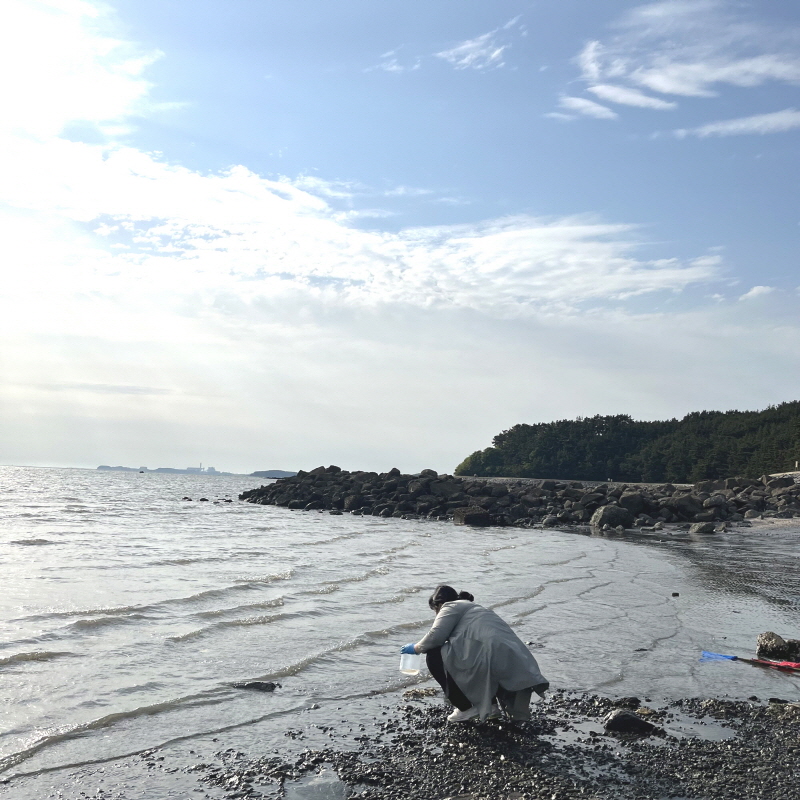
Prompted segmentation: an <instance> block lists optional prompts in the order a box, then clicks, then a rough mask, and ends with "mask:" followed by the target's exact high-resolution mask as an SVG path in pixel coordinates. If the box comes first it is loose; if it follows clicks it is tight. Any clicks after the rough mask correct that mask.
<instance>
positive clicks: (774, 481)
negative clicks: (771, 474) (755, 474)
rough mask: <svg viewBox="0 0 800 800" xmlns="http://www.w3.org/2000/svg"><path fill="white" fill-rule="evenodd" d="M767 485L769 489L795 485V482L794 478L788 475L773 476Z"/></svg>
mask: <svg viewBox="0 0 800 800" xmlns="http://www.w3.org/2000/svg"><path fill="white" fill-rule="evenodd" d="M765 485H766V487H767V489H784V488H785V487H787V486H794V485H795V483H794V478H790V477H789V476H788V475H787V476H786V477H785V478H771V479H770V480H768V481H766V484H765Z"/></svg>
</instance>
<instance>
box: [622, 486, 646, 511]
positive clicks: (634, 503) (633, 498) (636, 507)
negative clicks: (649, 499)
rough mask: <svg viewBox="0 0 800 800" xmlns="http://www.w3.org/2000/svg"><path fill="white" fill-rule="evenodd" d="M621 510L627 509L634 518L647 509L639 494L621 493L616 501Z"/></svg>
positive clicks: (642, 497)
mask: <svg viewBox="0 0 800 800" xmlns="http://www.w3.org/2000/svg"><path fill="white" fill-rule="evenodd" d="M617 502H618V503H619V505H620V506H622V508H627V509H628V511H630V512H631V514H633V515H634V516H635V515H636V514H641V513H642V511H644V510H645V509H646V508H647V503H646V502H645V499H644V496H643V495H642V493H641V492H623V493H622V494H621V495H620V498H619V500H618V501H617Z"/></svg>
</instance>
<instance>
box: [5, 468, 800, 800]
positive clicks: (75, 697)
mask: <svg viewBox="0 0 800 800" xmlns="http://www.w3.org/2000/svg"><path fill="white" fill-rule="evenodd" d="M264 482H265V481H264V479H262V478H253V477H244V476H211V475H180V474H178V475H171V474H157V473H136V472H133V473H131V472H109V471H96V470H80V469H48V468H32V467H0V575H1V576H2V577H1V578H0V587H1V588H0V686H2V696H3V702H2V704H0V716H1V724H0V797H9V798H14V800H26V799H27V798H40V797H67V796H73V795H74V796H76V797H77V796H79V795H80V794H81V793H83V795H84V796H87V795H91V796H95V788H96V787H95V784H97V786H98V787H100V788H97V791H98V792H101V790H103V786H104V785H105V786H106V787H107V789H106V790H103V791H110V789H108V786H110V785H112V784H113V785H114V786H117V787H119V786H122V785H126V786H127V787H128V794H125V792H124V791H123V790H122V789H119V791H118V793H117V795H114V796H119V797H123V796H125V797H142V798H144V797H153V798H155V797H167V796H181V797H183V796H191V795H190V794H188V792H189V791H190V790H189V789H188V788H187V784H186V783H185V781H186V780H188V778H187V777H186V776H185V775H183V772H182V771H181V770H180V769H179V766H180V765H181V764H183V763H188V761H187V759H188V760H191V759H192V758H205V759H206V760H208V759H210V758H212V754H213V753H214V752H216V751H219V750H221V749H224V748H228V747H234V748H239V749H240V750H242V751H244V752H248V753H250V752H257V753H260V754H263V753H266V752H270V750H271V749H272V748H276V749H280V748H281V747H286V746H289V745H290V744H291V739H292V736H295V735H299V734H293V733H292V732H293V731H303V730H308V729H309V727H315V729H316V730H319V731H325V730H327V729H328V728H329V727H330V726H334V725H335V726H338V728H339V729H342V730H344V729H345V728H347V729H349V730H350V731H352V730H355V731H358V730H359V726H361V724H362V722H363V718H364V717H365V716H366V715H369V714H377V713H380V714H383V715H386V714H390V713H391V710H390V709H391V707H392V704H393V703H394V704H396V703H397V702H399V701H401V699H402V693H403V691H404V690H407V689H408V688H409V687H414V686H421V687H428V686H432V685H433V683H432V681H431V679H430V677H429V676H428V675H427V673H425V672H423V673H421V674H420V675H419V676H415V677H409V676H406V675H403V674H401V673H400V672H399V670H398V662H399V650H400V648H401V647H402V646H403V645H404V644H405V643H407V642H412V641H416V640H418V639H419V638H421V637H422V635H423V634H424V633H425V631H426V630H427V628H428V627H429V625H430V624H431V622H432V613H431V612H430V610H429V609H428V605H427V599H428V596H429V594H430V592H431V591H432V589H433V588H434V586H436V584H438V583H442V582H444V583H449V584H450V585H452V586H454V587H455V588H456V589H457V590H461V589H466V590H468V591H470V592H472V593H473V594H474V596H475V600H476V602H478V603H481V604H482V605H485V606H487V607H489V608H492V609H494V610H495V611H496V612H497V613H498V614H500V615H501V616H502V617H503V618H504V619H505V620H506V621H507V622H508V623H509V624H510V625H511V626H512V627H513V628H514V630H515V631H516V632H517V634H518V635H519V636H520V638H521V639H522V640H523V641H525V642H526V643H527V644H528V646H529V647H530V648H531V651H532V652H533V653H534V655H535V656H536V658H537V660H538V661H539V665H540V667H541V669H542V672H543V673H544V674H545V676H546V677H547V678H548V680H549V681H550V683H551V686H552V687H553V688H554V689H556V688H560V689H565V690H568V691H570V692H591V693H599V694H608V695H613V696H627V695H636V696H637V697H640V698H642V699H643V700H644V699H646V700H647V701H649V702H652V703H660V702H669V701H670V700H673V699H676V698H682V697H730V698H740V699H744V698H748V697H758V698H760V699H761V700H766V699H767V698H770V697H777V698H781V699H787V700H794V701H796V700H798V699H800V679H798V677H795V676H792V675H790V674H786V673H781V672H776V671H773V670H768V669H760V668H757V667H753V666H750V665H748V664H745V663H741V662H731V661H727V660H724V661H720V660H712V661H703V660H701V654H702V652H703V651H712V652H716V653H720V654H729V655H740V656H751V657H752V656H753V655H754V653H755V646H756V638H757V636H758V634H759V633H761V632H763V631H767V630H771V631H775V632H776V633H779V634H780V635H782V636H784V637H798V638H800V629H799V628H798V611H800V546H798V545H799V544H800V525H798V524H796V522H792V521H786V520H781V521H776V522H774V523H771V522H768V521H764V522H760V523H757V524H755V525H753V526H752V527H737V528H734V529H733V530H731V531H729V532H727V533H724V534H711V535H709V534H705V535H692V536H690V535H688V533H687V532H685V531H667V532H660V533H646V534H645V533H635V532H628V533H626V534H617V533H612V534H606V535H589V534H587V533H586V532H583V533H581V532H575V531H564V530H537V529H530V530H529V529H516V528H489V529H470V528H465V527H456V526H454V525H453V524H452V523H447V522H441V521H427V520H402V519H384V518H379V517H362V516H353V515H349V514H344V515H341V516H336V515H331V514H328V513H325V512H317V511H309V512H303V511H289V510H287V509H284V508H278V507H274V506H260V505H252V504H248V503H244V502H241V501H239V500H238V494H239V493H240V492H242V491H243V490H245V489H250V488H253V487H255V486H259V485H261V484H263V483H264ZM187 498H191V499H187ZM249 681H272V682H275V683H277V684H279V686H278V687H277V688H276V689H275V691H273V692H258V691H252V690H248V689H245V688H241V686H239V685H237V684H241V683H242V682H249ZM376 704H377V705H376ZM379 709H383V710H379ZM387 709H389V710H387ZM155 748H158V749H159V751H160V752H161V753H162V754H163V753H167V756H166V763H167V764H169V763H170V759H173V761H174V764H175V767H174V770H173V771H175V772H178V773H180V774H181V775H183V778H182V780H183V781H184V784H182V785H181V787H177V784H176V785H175V786H172V787H171V788H168V789H167V788H165V785H163V784H162V785H161V786H160V787H157V786H155V784H154V783H153V781H152V780H151V781H150V783H148V778H147V775H146V774H145V773H146V770H144V768H143V767H142V768H141V769H139V771H138V772H137V771H136V769H138V768H136V769H135V768H134V766H135V765H136V764H138V763H139V761H137V760H136V759H137V757H139V759H140V760H141V754H142V753H143V752H147V751H152V750H153V749H155ZM123 767H124V769H123ZM114 770H116V772H115V771H114ZM121 770H122V772H121ZM124 770H127V772H124ZM123 772H124V775H123ZM151 772H152V770H151ZM167 772H169V769H168V770H167ZM112 773H113V774H114V775H116V778H114V780H116V781H117V783H114V781H113V780H112V779H111V777H110V776H111V774H112ZM161 773H162V778H161V779H162V780H167V777H166V776H165V775H164V774H163V773H164V770H162V771H161ZM101 776H106V777H105V778H103V777H101ZM103 780H108V781H109V783H106V784H103V783H102V781H103ZM176 780H177V778H176ZM192 780H194V778H192ZM126 781H127V783H126ZM70 787H71V788H70ZM87 787H90V788H87ZM176 787H177V788H176ZM79 789H80V791H79ZM69 791H72V792H73V795H70V794H69ZM181 792H183V794H182V793H181ZM97 796H107V797H110V796H112V795H111V794H108V793H107V794H106V795H102V792H101V794H99V795H97Z"/></svg>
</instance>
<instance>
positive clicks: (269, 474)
mask: <svg viewBox="0 0 800 800" xmlns="http://www.w3.org/2000/svg"><path fill="white" fill-rule="evenodd" d="M97 469H99V470H103V471H105V472H156V473H159V474H162V475H163V474H165V473H166V474H168V475H217V476H219V475H238V474H240V473H236V472H220V471H219V470H216V469H214V467H204V466H203V465H202V464H201V465H200V466H199V467H186V469H178V468H176V467H157V468H156V469H148V468H147V467H122V466H117V467H110V466H108V464H101V465H100V466H99V467H98V468H97ZM294 475H297V473H296V472H287V471H286V470H283V469H264V470H259V471H258V472H251V473H250V474H249V475H248V476H247V477H250V478H291V477H293V476H294Z"/></svg>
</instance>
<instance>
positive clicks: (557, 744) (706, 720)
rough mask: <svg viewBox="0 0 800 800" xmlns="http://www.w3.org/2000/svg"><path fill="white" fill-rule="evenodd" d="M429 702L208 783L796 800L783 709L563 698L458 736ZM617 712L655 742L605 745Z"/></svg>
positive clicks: (248, 794)
mask: <svg viewBox="0 0 800 800" xmlns="http://www.w3.org/2000/svg"><path fill="white" fill-rule="evenodd" d="M415 692H416V693H415ZM427 694H428V693H427V692H426V691H424V690H423V691H422V692H420V690H412V691H411V692H410V693H407V699H405V700H404V701H403V702H402V703H401V704H400V706H399V707H398V709H397V711H396V712H394V713H389V714H388V715H387V716H386V717H385V718H384V719H383V721H378V722H377V723H376V729H375V732H374V733H369V734H364V735H362V736H356V737H354V741H352V742H348V743H345V742H344V741H342V742H337V737H336V734H335V732H334V734H333V742H332V744H331V745H330V746H326V747H323V748H321V749H306V750H303V751H301V752H297V753H296V754H295V755H294V756H286V755H276V754H269V755H265V756H263V757H260V758H252V757H249V756H247V755H245V754H244V753H238V752H235V751H231V750H229V751H223V752H220V753H218V754H217V758H218V762H217V763H215V764H211V765H203V767H202V770H201V772H202V778H201V781H202V782H203V783H204V784H205V785H206V786H207V787H209V788H211V787H214V788H215V789H217V790H218V791H219V790H220V789H221V790H223V792H224V794H223V796H225V797H229V798H259V797H264V798H272V797H275V798H278V797H287V798H298V799H300V798H342V800H345V798H363V800H400V799H401V798H402V800H445V798H453V799H454V800H456V799H457V800H484V799H485V800H489V798H492V800H495V798H505V799H506V800H528V799H530V800H533V799H534V798H537V799H538V798H548V800H566V799H567V798H594V799H595V800H611V798H630V799H631V800H638V799H639V798H641V800H645V799H647V800H650V799H652V800H662V798H664V799H665V798H707V799H708V800H716V798H725V800H731V799H732V798H736V800H746V799H748V798H753V799H754V800H755V798H759V800H760V799H761V798H772V797H775V798H781V799H782V800H795V799H800V782H798V780H797V778H798V775H800V705H798V704H796V703H792V702H787V701H786V700H781V699H779V698H772V699H771V700H768V699H761V700H760V699H758V698H755V697H753V698H751V699H750V700H749V701H733V700H726V699H705V700H704V699H684V700H677V701H673V702H671V703H670V704H669V705H667V706H661V707H650V706H649V705H648V702H647V700H646V699H645V700H642V701H640V700H639V699H638V698H619V699H616V700H615V699H611V698H608V697H601V696H596V695H586V694H570V693H566V692H561V691H559V692H555V693H554V694H553V695H552V696H551V697H549V698H548V700H547V701H546V702H544V703H541V704H539V705H537V706H535V713H534V717H533V719H532V720H531V721H530V722H526V723H509V722H506V721H487V722H484V723H480V722H468V723H461V724H453V723H448V722H447V721H446V715H447V713H449V711H450V709H449V708H448V707H447V706H446V705H445V704H444V703H443V702H442V701H441V696H439V697H438V698H430V697H429V696H427ZM640 703H642V705H640ZM617 708H627V709H635V710H636V713H637V714H638V715H640V716H642V717H643V718H645V719H647V720H648V721H650V722H652V723H653V724H654V725H656V726H657V732H656V735H651V736H647V737H643V736H636V735H633V734H621V733H620V734H617V733H608V732H606V731H605V730H604V726H603V718H604V717H605V716H606V715H607V714H608V713H609V712H612V711H614V710H615V709H617ZM217 796H218V795H217Z"/></svg>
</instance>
